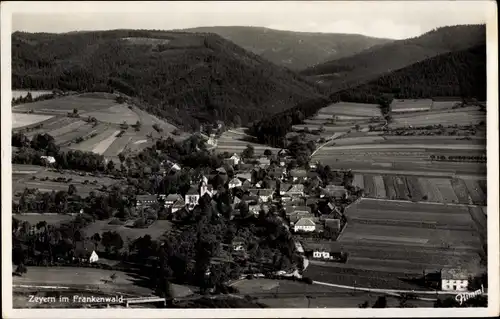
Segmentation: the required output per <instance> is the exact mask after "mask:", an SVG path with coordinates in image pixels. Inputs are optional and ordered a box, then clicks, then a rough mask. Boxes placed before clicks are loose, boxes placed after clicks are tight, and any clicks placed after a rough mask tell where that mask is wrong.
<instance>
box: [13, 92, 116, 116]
mask: <svg viewBox="0 0 500 319" xmlns="http://www.w3.org/2000/svg"><path fill="white" fill-rule="evenodd" d="M114 105H116V102H115V101H114V100H110V99H103V98H91V97H81V96H80V95H71V96H65V97H61V98H56V99H51V100H44V101H37V102H33V103H26V104H20V105H16V106H14V107H13V108H12V111H13V112H16V111H17V112H27V111H29V110H33V111H34V112H35V113H49V114H54V115H57V114H60V115H65V114H67V113H68V112H72V111H73V109H77V110H78V111H79V113H80V114H82V113H85V112H92V111H97V110H102V109H106V108H109V107H112V106H114Z"/></svg>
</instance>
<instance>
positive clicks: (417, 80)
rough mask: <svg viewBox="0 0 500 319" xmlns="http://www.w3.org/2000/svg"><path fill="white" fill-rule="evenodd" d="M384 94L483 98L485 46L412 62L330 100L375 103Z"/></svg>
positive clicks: (415, 96)
mask: <svg viewBox="0 0 500 319" xmlns="http://www.w3.org/2000/svg"><path fill="white" fill-rule="evenodd" d="M385 93H391V94H393V95H394V97H395V98H401V99H405V98H408V99H410V98H432V97H436V96H443V97H446V96H448V97H449V96H457V97H463V98H476V99H478V100H480V101H485V100H486V45H479V46H475V47H472V48H469V49H467V50H462V51H457V52H450V53H445V54H442V55H439V56H436V57H433V58H430V59H427V60H424V61H421V62H418V63H415V64H412V65H410V66H408V67H406V68H403V69H400V70H397V71H395V72H392V73H390V74H387V75H384V76H382V77H380V78H379V79H377V80H374V81H370V82H368V83H366V84H363V85H361V86H358V87H356V88H353V89H349V90H345V91H341V92H337V93H335V94H333V95H332V96H331V99H332V100H342V101H351V102H360V103H374V102H375V103H376V100H377V98H378V97H379V96H381V95H382V94H385Z"/></svg>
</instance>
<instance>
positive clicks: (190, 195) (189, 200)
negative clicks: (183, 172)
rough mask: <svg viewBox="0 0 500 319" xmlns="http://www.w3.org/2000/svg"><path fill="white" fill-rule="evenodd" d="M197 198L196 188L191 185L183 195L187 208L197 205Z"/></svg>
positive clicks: (191, 208)
mask: <svg viewBox="0 0 500 319" xmlns="http://www.w3.org/2000/svg"><path fill="white" fill-rule="evenodd" d="M199 200H200V194H199V193H198V189H197V188H196V187H195V186H191V188H190V189H189V191H188V192H187V193H186V196H185V202H186V205H187V207H188V209H190V210H193V209H194V207H195V206H196V205H198V201H199Z"/></svg>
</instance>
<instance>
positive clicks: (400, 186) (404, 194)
mask: <svg viewBox="0 0 500 319" xmlns="http://www.w3.org/2000/svg"><path fill="white" fill-rule="evenodd" d="M393 181H394V188H395V189H396V198H397V199H401V200H408V199H409V197H408V187H407V186H406V178H405V177H404V176H395V177H394V178H393Z"/></svg>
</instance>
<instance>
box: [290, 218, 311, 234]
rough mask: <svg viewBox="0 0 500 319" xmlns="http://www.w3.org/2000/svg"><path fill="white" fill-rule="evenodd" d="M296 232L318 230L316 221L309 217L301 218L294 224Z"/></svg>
mask: <svg viewBox="0 0 500 319" xmlns="http://www.w3.org/2000/svg"><path fill="white" fill-rule="evenodd" d="M293 230H294V231H295V232H299V231H302V232H313V231H315V230H316V223H315V222H313V221H312V220H311V219H309V218H301V219H299V221H297V223H295V225H294V226H293Z"/></svg>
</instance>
